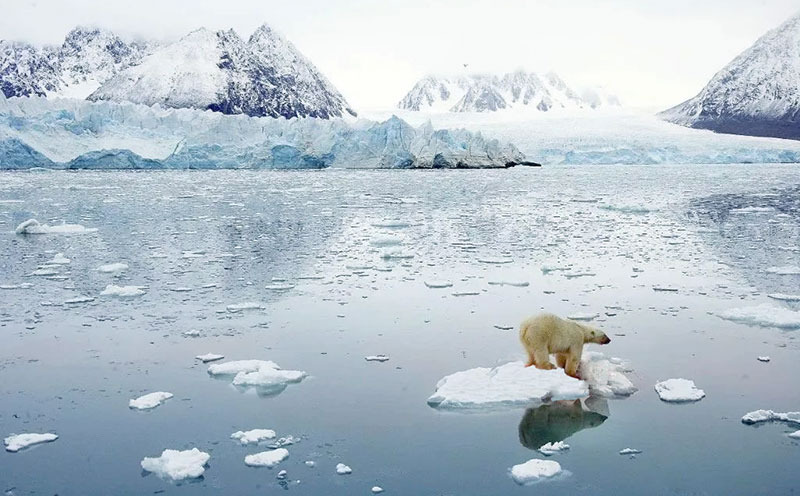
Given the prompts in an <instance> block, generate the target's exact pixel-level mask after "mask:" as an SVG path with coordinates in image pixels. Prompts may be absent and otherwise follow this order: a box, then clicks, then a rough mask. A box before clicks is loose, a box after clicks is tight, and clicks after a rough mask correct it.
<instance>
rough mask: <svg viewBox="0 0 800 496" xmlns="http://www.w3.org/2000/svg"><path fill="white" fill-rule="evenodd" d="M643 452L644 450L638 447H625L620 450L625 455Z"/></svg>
mask: <svg viewBox="0 0 800 496" xmlns="http://www.w3.org/2000/svg"><path fill="white" fill-rule="evenodd" d="M641 452H642V450H638V449H635V448H625V449H621V450H619V454H620V455H623V456H624V455H638V454H641Z"/></svg>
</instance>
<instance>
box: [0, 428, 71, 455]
mask: <svg viewBox="0 0 800 496" xmlns="http://www.w3.org/2000/svg"><path fill="white" fill-rule="evenodd" d="M56 439H58V436H57V435H55V434H51V433H49V432H48V433H46V434H37V433H27V434H12V435H10V436H8V437H7V438H5V439H4V440H3V443H4V444H5V445H6V451H9V452H11V453H16V452H17V451H19V450H21V449H25V448H27V447H28V446H33V445H34V444H41V443H50V442H53V441H55V440H56Z"/></svg>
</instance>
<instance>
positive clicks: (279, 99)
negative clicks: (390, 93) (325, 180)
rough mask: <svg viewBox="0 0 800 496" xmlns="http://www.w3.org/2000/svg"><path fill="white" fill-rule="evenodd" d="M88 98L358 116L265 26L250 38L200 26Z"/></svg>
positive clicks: (253, 112)
mask: <svg viewBox="0 0 800 496" xmlns="http://www.w3.org/2000/svg"><path fill="white" fill-rule="evenodd" d="M89 99H90V100H95V101H97V100H112V101H130V102H134V103H142V104H145V105H153V104H161V105H163V106H165V107H172V108H195V109H211V110H216V111H219V112H222V113H225V114H247V115H250V116H269V117H286V118H289V117H320V118H323V119H328V118H331V117H342V116H344V115H345V113H349V114H351V115H356V114H355V112H354V111H353V110H352V109H350V107H349V106H348V104H347V102H346V101H345V99H344V97H343V96H342V95H341V94H340V93H339V91H338V90H336V88H334V87H333V85H332V84H331V83H330V82H329V81H328V80H327V79H325V76H323V75H322V74H321V73H320V72H319V71H318V70H317V68H316V67H314V65H313V64H312V63H311V62H310V61H309V60H308V59H306V58H305V57H304V56H303V55H302V54H301V53H300V52H299V51H298V50H297V49H296V48H295V47H294V45H292V44H291V43H290V42H288V41H287V40H286V39H284V38H283V37H282V36H280V35H279V34H278V33H276V32H275V31H274V30H272V29H271V28H270V27H269V26H267V25H266V24H265V25H263V26H262V27H260V28H259V29H258V30H256V32H255V33H253V35H252V36H250V39H249V40H247V41H244V40H242V39H241V38H240V37H239V36H238V35H237V34H236V33H235V32H234V31H233V30H229V31H219V32H213V31H209V30H207V29H198V30H196V31H193V32H191V33H189V34H188V35H186V36H184V37H183V38H181V39H180V40H178V41H176V42H174V43H172V44H169V45H167V46H164V47H162V48H160V49H158V50H156V51H154V52H153V53H152V54H151V55H149V56H147V57H145V58H144V59H143V60H142V62H141V63H140V64H138V65H135V66H132V67H129V68H127V69H125V70H123V71H121V72H120V73H119V74H117V75H115V76H114V77H112V78H110V79H109V80H107V81H106V82H105V83H104V84H103V85H102V86H101V87H100V88H98V89H97V91H95V92H94V93H92V94H91V95H90V96H89Z"/></svg>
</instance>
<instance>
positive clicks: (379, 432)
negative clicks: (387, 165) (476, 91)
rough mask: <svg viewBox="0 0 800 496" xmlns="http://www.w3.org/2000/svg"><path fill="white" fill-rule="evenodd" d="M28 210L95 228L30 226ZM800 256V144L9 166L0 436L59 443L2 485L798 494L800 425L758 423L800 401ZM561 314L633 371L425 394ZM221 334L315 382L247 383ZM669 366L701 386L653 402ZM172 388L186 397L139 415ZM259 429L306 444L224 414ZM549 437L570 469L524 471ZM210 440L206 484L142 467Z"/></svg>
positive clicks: (108, 490) (76, 490) (6, 462)
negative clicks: (307, 165)
mask: <svg viewBox="0 0 800 496" xmlns="http://www.w3.org/2000/svg"><path fill="white" fill-rule="evenodd" d="M31 218H35V219H37V220H38V221H39V222H40V223H42V224H48V225H50V226H57V225H59V224H62V223H67V224H80V225H82V226H85V227H86V228H87V229H89V230H90V231H89V232H83V233H72V234H63V233H50V234H38V235H34V234H28V235H20V234H16V233H15V228H16V227H17V226H18V225H19V224H20V223H22V222H23V221H26V220H28V219H31ZM93 229H96V231H91V230H93ZM59 253H62V254H63V256H62V257H59V258H57V260H59V261H60V262H61V263H51V262H52V261H53V260H54V257H56V255H57V254H59ZM64 259H68V260H69V263H66V262H64ZM117 263H119V264H125V265H127V268H126V269H120V268H119V267H121V266H117V267H118V269H117V270H116V271H114V270H112V271H111V272H103V271H98V270H97V269H98V268H99V267H100V266H102V265H107V264H117ZM799 265H800V170H798V168H797V166H795V165H754V164H748V165H725V166H691V165H681V166H657V167H656V166H653V167H651V166H602V167H573V168H569V167H545V168H541V169H526V168H516V169H512V170H483V171H456V170H449V171H448V170H434V171H399V170H380V171H341V170H321V171H235V170H229V171H202V172H201V171H151V172H113V171H109V172H86V171H84V172H77V173H72V172H64V171H57V172H35V171H34V172H2V173H0V287H2V288H3V289H0V339H1V340H2V341H1V343H2V345H1V346H0V378H1V380H0V400H1V401H0V438H3V437H6V436H9V435H10V434H12V433H23V432H52V433H55V434H57V435H58V436H59V438H58V439H57V440H56V441H54V442H51V443H46V444H42V445H38V446H33V447H31V448H28V449H26V450H21V451H19V452H17V453H10V452H6V451H2V452H0V490H2V491H4V494H8V495H23V494H48V495H49V494H59V495H62V496H63V495H79V494H80V495H82V494H154V493H156V494H162V493H164V494H227V495H237V494H242V495H244V494H255V493H270V492H273V493H274V492H277V491H280V490H288V491H290V492H293V493H295V494H309V495H319V494H327V495H338V494H342V495H344V494H348V495H349V494H370V490H371V488H372V487H373V486H380V487H382V488H383V489H384V490H385V494H431V495H486V494H527V493H537V494H592V495H598V494H664V495H675V494H789V493H791V492H793V491H795V490H797V489H798V487H800V473H798V471H797V470H796V468H797V466H798V462H800V441H798V440H796V439H793V438H790V437H789V436H788V435H787V434H788V433H790V432H792V431H796V430H797V429H800V426H792V425H789V424H783V423H771V424H764V425H759V426H749V425H744V424H743V423H742V422H741V417H742V416H743V415H744V414H746V413H747V412H750V411H753V410H757V409H761V408H764V409H772V410H775V411H780V412H786V411H798V410H800V387H798V380H800V359H799V358H800V345H799V344H798V341H797V339H796V336H797V333H798V332H800V303H797V302H793V301H790V300H791V298H785V297H787V296H789V297H790V296H792V295H798V294H800V275H797V274H796V273H793V271H792V270H791V269H792V268H793V267H794V268H797V267H798V266H799ZM776 269H780V270H776ZM798 272H800V270H798ZM426 282H427V283H428V284H426ZM443 283H447V284H443ZM524 283H528V284H527V285H525V284H524ZM109 285H117V286H138V287H139V289H140V290H141V291H139V292H134V293H133V294H132V295H131V296H129V297H117V296H101V294H100V293H102V292H103V291H104V289H105V288H106V287H107V286H109ZM429 286H432V287H429ZM445 286H446V287H445ZM138 293H141V294H138ZM136 294H138V295H136ZM770 295H771V296H770ZM776 296H783V297H784V298H783V299H780V298H776ZM242 303H252V304H251V305H240V304H242ZM237 305H239V306H237ZM545 310H546V311H550V312H554V313H557V314H559V315H562V316H570V315H572V316H579V317H581V318H586V319H592V320H591V321H590V323H591V324H592V325H596V326H598V327H600V328H602V329H603V330H604V331H606V333H607V334H608V335H609V336H610V337H611V339H612V342H611V344H609V345H607V346H604V347H602V348H601V347H597V346H588V347H587V349H595V350H596V351H602V352H603V353H605V354H606V355H607V356H613V357H619V358H621V359H623V360H625V361H626V362H627V363H629V367H630V369H631V372H629V373H628V377H629V378H630V379H631V380H632V381H633V382H634V384H635V385H636V386H637V387H638V389H639V390H638V392H636V393H635V394H634V395H632V396H630V397H628V398H625V399H617V400H602V399H598V398H589V399H587V400H584V401H583V402H579V403H576V404H572V405H564V404H558V405H545V406H538V407H537V406H536V405H529V407H527V408H526V407H513V408H503V409H493V410H480V409H477V410H475V409H472V410H470V411H469V412H468V413H465V412H461V411H452V410H450V411H443V410H438V409H435V408H433V407H431V406H429V405H428V404H427V402H426V400H427V398H428V397H429V396H431V395H432V394H433V392H434V391H435V389H436V384H437V382H438V381H439V380H440V379H441V378H443V377H445V376H447V375H449V374H452V373H454V372H457V371H462V370H467V369H471V368H474V367H494V366H497V365H500V364H503V363H506V362H509V361H514V360H520V359H522V358H523V352H522V349H521V347H520V345H519V342H518V338H517V331H516V327H517V325H518V324H519V322H520V321H521V320H522V319H523V318H525V317H527V316H528V315H530V314H533V313H536V312H540V311H545ZM723 317H726V318H723ZM192 331H194V332H192ZM205 353H217V354H220V355H224V356H225V359H224V360H236V359H262V360H272V361H274V362H276V363H278V364H279V365H280V366H281V367H283V368H286V369H293V370H303V371H306V372H307V373H308V377H307V378H306V379H305V380H303V381H302V382H300V383H296V384H290V385H288V387H286V388H285V389H282V388H277V389H274V388H273V389H270V390H259V389H243V388H237V387H235V386H233V385H232V384H231V381H230V379H229V378H228V380H218V379H215V378H213V377H211V376H210V375H209V374H208V373H207V372H206V369H207V367H208V364H203V363H202V362H200V361H199V360H197V359H195V356H197V355H202V354H205ZM374 355H386V357H388V361H383V362H381V361H367V360H365V357H368V356H374ZM766 356H769V358H770V361H769V362H763V361H759V360H758V359H757V358H758V357H766ZM218 363H219V362H218ZM669 378H686V379H691V380H693V381H695V383H696V385H697V386H698V387H699V388H701V389H703V390H704V391H705V393H706V397H705V398H703V399H702V400H700V401H698V402H694V403H682V404H672V403H665V402H662V401H661V400H660V399H659V397H658V396H657V394H656V393H655V391H654V388H653V387H654V384H655V383H657V382H659V381H662V380H665V379H669ZM154 391H167V392H171V393H173V394H174V397H173V398H171V399H169V400H167V401H166V402H165V403H164V404H163V405H161V406H158V407H157V408H155V409H153V410H149V411H137V410H133V409H129V408H128V402H129V400H130V399H132V398H137V397H139V396H141V395H143V394H145V393H149V392H154ZM255 428H266V429H273V430H275V431H276V433H277V438H287V439H285V440H284V442H285V443H286V446H284V447H285V448H286V449H288V451H289V458H288V459H286V460H285V461H283V462H282V463H280V464H279V465H278V466H276V467H275V468H273V469H266V468H252V467H248V466H246V465H245V464H244V462H243V459H244V457H245V456H246V455H248V454H252V453H255V452H258V451H263V450H265V449H267V448H265V447H263V446H261V447H259V446H241V445H240V444H239V443H238V442H236V441H234V440H233V439H231V438H230V436H231V434H232V433H233V432H235V431H239V430H248V429H255ZM277 438H276V439H277ZM557 439H559V440H564V441H565V442H566V443H567V444H569V445H570V449H569V450H568V451H566V452H563V453H559V454H556V455H554V456H553V457H551V458H549V459H551V460H555V461H557V462H559V463H560V464H561V467H562V469H563V470H564V473H563V474H562V475H561V476H559V477H558V478H556V479H554V480H546V481H542V482H539V483H537V484H535V485H534V486H519V485H517V484H516V483H515V482H514V481H513V480H512V479H511V477H510V475H509V469H510V467H512V466H514V465H516V464H520V463H523V462H525V461H527V460H529V459H532V458H545V457H544V456H543V455H542V454H540V453H539V452H538V451H536V449H537V448H538V447H539V446H540V445H541V444H544V442H542V441H544V440H557ZM540 443H541V444H540ZM193 447H196V448H198V449H200V450H202V451H205V452H207V453H209V454H210V455H211V458H210V460H209V462H208V464H207V466H206V469H205V473H204V475H203V477H202V478H200V479H197V480H193V481H184V482H180V483H176V482H170V481H167V480H163V479H160V478H159V477H158V476H156V475H155V474H150V473H148V472H144V471H143V470H142V468H141V466H140V462H141V461H142V459H143V458H144V457H152V456H158V455H159V454H160V453H161V452H162V451H163V450H164V449H190V448H193ZM625 448H634V449H636V450H640V451H641V453H640V454H637V455H635V456H629V455H620V454H619V452H620V450H623V449H625ZM308 461H313V462H314V464H313V466H311V465H312V464H308V463H306V462H308ZM338 463H344V464H346V465H348V466H350V467H351V468H352V473H351V474H348V475H339V474H337V473H336V468H335V467H336V465H337V464H338ZM281 470H286V474H285V476H280V477H279V473H280V471H281Z"/></svg>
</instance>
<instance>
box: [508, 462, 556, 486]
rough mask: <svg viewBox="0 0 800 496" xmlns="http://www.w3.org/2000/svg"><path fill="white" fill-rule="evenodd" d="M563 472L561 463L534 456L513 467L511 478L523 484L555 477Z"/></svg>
mask: <svg viewBox="0 0 800 496" xmlns="http://www.w3.org/2000/svg"><path fill="white" fill-rule="evenodd" d="M562 473H563V471H562V470H561V464H560V463H558V462H556V461H553V460H539V459H536V458H534V459H533V460H528V461H527V462H525V463H521V464H519V465H514V466H513V467H511V478H512V479H514V482H516V483H517V484H519V485H521V486H526V485H528V484H534V483H536V482H541V481H544V480H548V479H553V478H554V477H557V476H558V475H561V474H562Z"/></svg>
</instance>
